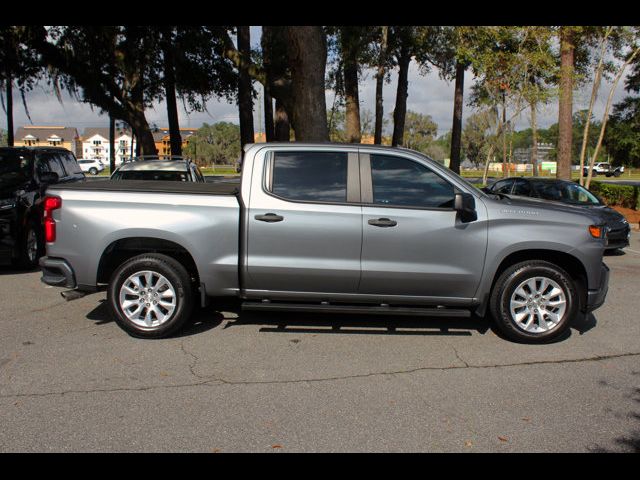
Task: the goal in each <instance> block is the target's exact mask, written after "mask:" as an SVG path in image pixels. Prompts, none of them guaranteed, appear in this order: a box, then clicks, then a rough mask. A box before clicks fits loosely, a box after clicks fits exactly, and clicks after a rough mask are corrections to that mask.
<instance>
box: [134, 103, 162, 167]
mask: <svg viewBox="0 0 640 480" xmlns="http://www.w3.org/2000/svg"><path fill="white" fill-rule="evenodd" d="M127 123H129V125H131V127H132V129H133V132H134V134H135V138H136V156H139V155H140V154H142V155H157V154H158V150H157V149H156V144H155V142H154V140H153V134H152V133H151V129H150V128H149V124H148V123H147V119H146V117H145V116H144V110H142V111H141V110H136V111H135V112H132V114H131V118H130V119H127Z"/></svg>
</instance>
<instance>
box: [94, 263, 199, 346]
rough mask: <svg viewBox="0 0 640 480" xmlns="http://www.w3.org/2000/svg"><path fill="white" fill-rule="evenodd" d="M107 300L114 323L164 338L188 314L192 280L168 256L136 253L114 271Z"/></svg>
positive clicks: (140, 334) (136, 333) (133, 331)
mask: <svg viewBox="0 0 640 480" xmlns="http://www.w3.org/2000/svg"><path fill="white" fill-rule="evenodd" d="M107 303H108V305H109V310H110V311H111V314H112V316H113V317H114V319H115V321H116V323H117V324H118V325H119V326H120V327H121V328H122V329H123V330H125V331H126V332H127V333H129V334H130V335H132V336H134V337H138V338H163V337H167V336H169V335H171V334H172V333H174V332H176V331H177V330H179V329H180V328H181V327H182V326H183V325H184V323H185V322H186V321H187V320H188V319H189V317H190V316H191V311H192V309H193V294H192V291H191V279H190V276H189V273H188V272H187V270H186V269H185V268H184V266H182V265H181V264H180V263H178V262H177V261H176V260H175V259H173V258H171V257H168V256H166V255H161V254H156V253H153V254H143V255H138V256H136V257H133V258H131V259H129V260H127V261H126V262H124V263H123V264H122V265H120V266H119V267H118V268H117V269H116V270H115V272H113V275H112V276H111V280H110V281H109V287H108V289H107Z"/></svg>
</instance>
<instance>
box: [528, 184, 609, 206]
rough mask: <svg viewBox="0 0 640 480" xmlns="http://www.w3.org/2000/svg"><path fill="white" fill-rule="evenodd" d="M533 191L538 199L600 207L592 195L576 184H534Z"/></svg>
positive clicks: (598, 201)
mask: <svg viewBox="0 0 640 480" xmlns="http://www.w3.org/2000/svg"><path fill="white" fill-rule="evenodd" d="M533 189H534V191H535V193H536V194H537V196H538V197H540V198H543V199H545V200H555V201H558V202H564V203H575V204H579V205H600V204H601V203H600V200H598V197H596V196H595V195H594V194H593V193H591V192H590V191H589V190H587V189H586V188H584V187H582V186H580V185H578V184H577V183H564V182H558V183H556V182H553V183H552V182H548V183H547V182H540V183H534V184H533Z"/></svg>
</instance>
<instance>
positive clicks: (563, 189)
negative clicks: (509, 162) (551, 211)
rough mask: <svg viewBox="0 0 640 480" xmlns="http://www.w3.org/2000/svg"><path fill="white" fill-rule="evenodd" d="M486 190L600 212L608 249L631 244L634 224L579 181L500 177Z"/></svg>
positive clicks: (597, 213)
mask: <svg viewBox="0 0 640 480" xmlns="http://www.w3.org/2000/svg"><path fill="white" fill-rule="evenodd" d="M484 190H485V191H486V192H487V193H494V194H504V195H510V196H515V197H529V198H537V199H540V200H546V201H551V202H559V203H564V204H566V205H570V206H572V207H576V208H582V209H588V210H589V211H591V212H593V213H594V214H596V215H598V217H599V218H600V222H601V223H602V224H603V225H605V226H606V228H607V229H608V234H607V244H606V246H605V248H606V249H607V250H615V249H617V248H624V247H627V246H629V238H630V236H631V227H630V226H629V222H627V219H626V218H624V215H622V214H621V213H619V212H616V211H615V210H614V209H613V208H611V207H608V206H607V205H606V204H605V203H604V202H603V201H602V200H601V199H600V198H599V197H598V196H597V195H595V194H593V193H591V192H590V191H589V190H587V189H586V188H584V187H583V186H581V185H579V184H577V183H576V182H570V181H568V180H559V179H555V178H537V177H512V178H506V179H503V180H498V181H497V182H495V183H493V184H492V185H490V186H488V187H485V189H484Z"/></svg>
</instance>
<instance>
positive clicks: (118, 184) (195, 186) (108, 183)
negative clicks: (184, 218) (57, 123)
mask: <svg viewBox="0 0 640 480" xmlns="http://www.w3.org/2000/svg"><path fill="white" fill-rule="evenodd" d="M239 186H240V185H239V183H196V182H171V181H166V180H100V181H84V182H73V183H68V184H67V183H63V184H57V185H55V188H56V189H57V188H63V189H64V190H91V191H101V192H139V193H187V194H192V195H237V194H238V192H239ZM52 188H53V186H52Z"/></svg>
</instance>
